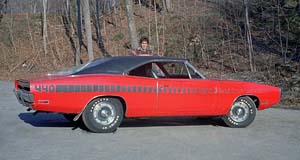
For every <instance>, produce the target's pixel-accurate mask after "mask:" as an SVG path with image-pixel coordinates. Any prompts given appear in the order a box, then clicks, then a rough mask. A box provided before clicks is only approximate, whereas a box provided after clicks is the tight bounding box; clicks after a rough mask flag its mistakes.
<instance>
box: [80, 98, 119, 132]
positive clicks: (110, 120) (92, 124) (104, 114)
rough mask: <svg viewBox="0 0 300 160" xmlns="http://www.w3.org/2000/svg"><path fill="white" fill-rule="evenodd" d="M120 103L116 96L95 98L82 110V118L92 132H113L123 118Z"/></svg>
mask: <svg viewBox="0 0 300 160" xmlns="http://www.w3.org/2000/svg"><path fill="white" fill-rule="evenodd" d="M123 116H124V112H123V107H122V103H121V102H120V101H119V100H118V99H116V98H106V97H103V98H96V99H94V100H93V101H91V102H90V103H89V104H88V105H87V107H86V108H85V110H84V112H83V113H82V120H83V122H84V124H85V126H86V127H87V128H88V129H89V130H90V131H92V132H97V133H109V132H114V131H115V130H116V129H117V128H118V127H119V126H120V124H121V122H122V120H123Z"/></svg>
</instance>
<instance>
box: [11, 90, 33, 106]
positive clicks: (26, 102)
mask: <svg viewBox="0 0 300 160" xmlns="http://www.w3.org/2000/svg"><path fill="white" fill-rule="evenodd" d="M13 92H14V93H15V95H16V97H17V99H18V101H19V103H21V104H22V105H23V106H25V107H30V108H31V104H32V103H33V102H34V98H33V95H32V94H30V93H25V92H23V91H22V90H16V89H14V90H13Z"/></svg>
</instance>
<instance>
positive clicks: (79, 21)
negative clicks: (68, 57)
mask: <svg viewBox="0 0 300 160" xmlns="http://www.w3.org/2000/svg"><path fill="white" fill-rule="evenodd" d="M76 5H77V37H78V43H77V48H76V53H75V63H76V65H79V64H81V60H80V55H81V46H82V29H81V28H82V27H81V4H80V0H77V4H76Z"/></svg>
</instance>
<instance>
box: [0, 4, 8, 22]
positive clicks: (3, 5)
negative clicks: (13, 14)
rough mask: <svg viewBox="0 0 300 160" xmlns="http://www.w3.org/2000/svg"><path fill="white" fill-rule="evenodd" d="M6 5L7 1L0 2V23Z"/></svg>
mask: <svg viewBox="0 0 300 160" xmlns="http://www.w3.org/2000/svg"><path fill="white" fill-rule="evenodd" d="M6 5H7V0H0V23H1V20H2V18H3V15H4V14H5V12H6V11H5V10H6Z"/></svg>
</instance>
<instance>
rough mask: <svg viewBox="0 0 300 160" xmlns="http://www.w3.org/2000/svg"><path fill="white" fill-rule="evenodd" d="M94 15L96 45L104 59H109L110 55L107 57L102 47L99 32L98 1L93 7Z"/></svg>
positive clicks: (107, 54) (97, 0)
mask: <svg viewBox="0 0 300 160" xmlns="http://www.w3.org/2000/svg"><path fill="white" fill-rule="evenodd" d="M95 7H96V8H95V13H94V21H95V22H94V26H95V30H96V36H97V44H98V47H99V49H100V50H101V52H102V54H103V56H104V57H110V56H111V55H109V53H108V52H107V50H106V49H105V47H104V42H103V38H102V35H101V32H100V29H101V28H100V19H99V17H100V14H99V0H96V5H95Z"/></svg>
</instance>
